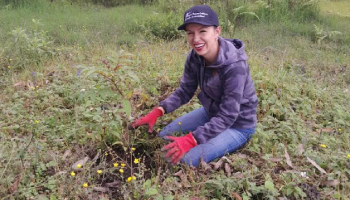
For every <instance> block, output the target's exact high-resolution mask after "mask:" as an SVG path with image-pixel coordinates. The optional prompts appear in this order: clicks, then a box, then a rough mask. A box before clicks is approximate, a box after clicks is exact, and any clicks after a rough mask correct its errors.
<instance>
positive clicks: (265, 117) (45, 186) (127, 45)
mask: <svg viewBox="0 0 350 200" xmlns="http://www.w3.org/2000/svg"><path fill="white" fill-rule="evenodd" d="M21 2H22V3H21ZM25 2H27V3H25ZM28 2H29V3H28ZM79 2H84V1H79V0H75V1H73V0H72V1H70V0H61V1H59V0H55V1H53V2H52V3H50V1H49V0H47V1H46V0H35V1H34V0H33V1H32V2H31V1H26V0H22V1H20V0H6V1H5V3H4V2H1V3H0V72H1V76H0V86H1V87H2V89H1V90H0V110H1V115H0V199H1V200H5V199H43V200H44V199H49V200H54V199H159V200H160V199H167V200H170V199H220V200H221V199H240V198H242V199H245V200H247V199H256V200H257V199H326V200H329V199H344V200H345V199H350V184H349V183H350V170H349V169H350V137H349V136H350V131H349V130H350V113H349V110H350V104H349V102H350V91H349V87H350V68H349V67H350V31H349V30H350V20H349V19H350V10H349V8H350V1H348V0H327V1H326V0H325V1H317V0H310V1H306V0H295V1H291V0H271V1H252V0H246V1H244V0H237V1H203V2H207V3H208V4H210V5H211V6H212V7H213V8H214V9H215V10H217V11H218V13H219V16H220V17H219V19H220V23H221V25H222V28H223V33H222V36H224V37H231V38H239V39H241V40H243V41H244V42H245V45H246V52H247V54H248V56H249V64H250V69H251V73H252V76H253V79H254V83H255V86H256V92H257V95H258V98H259V107H258V121H259V122H258V126H257V130H256V133H255V134H254V137H253V138H252V140H251V141H250V142H249V143H248V144H247V145H246V146H245V147H244V148H243V149H241V150H239V151H237V152H235V153H232V154H228V155H226V156H225V157H224V158H223V159H220V160H215V161H214V162H212V163H209V164H208V165H203V166H201V167H199V168H198V169H193V168H189V167H186V166H182V165H177V166H171V165H170V164H168V163H167V162H166V161H165V159H164V158H163V156H164V155H163V152H161V151H160V149H161V147H162V146H163V145H164V142H163V141H162V140H161V139H159V138H157V137H155V133H154V134H148V132H147V128H146V127H141V128H139V129H137V130H128V128H127V127H128V124H129V123H130V122H132V121H133V120H134V119H136V118H138V117H139V116H141V115H144V114H146V113H147V112H149V111H150V110H151V109H152V108H153V107H154V106H157V105H158V103H159V101H160V100H162V99H164V98H165V97H166V96H168V95H169V94H171V92H172V91H173V90H174V89H176V87H177V86H178V83H179V80H180V78H181V75H182V71H183V65H184V62H185V59H186V54H187V52H188V51H189V50H190V49H189V46H188V45H187V43H186V39H185V36H184V35H183V34H182V33H181V32H178V31H176V28H177V26H178V25H179V24H180V23H181V20H182V13H183V11H184V10H185V9H187V8H188V7H190V6H191V5H193V4H195V3H198V2H197V1H165V0H159V1H153V3H146V4H137V3H136V4H129V5H122V6H117V7H104V6H102V5H96V4H92V3H89V4H88V3H79ZM86 2H88V1H86ZM89 2H98V1H89ZM106 2H107V1H106ZM123 2H124V1H123ZM135 2H136V1H135ZM140 2H141V1H140ZM179 2H180V3H179ZM198 106H200V105H199V102H198V100H197V99H195V98H194V99H193V100H191V101H190V102H189V103H188V104H187V105H184V106H182V107H181V108H179V109H178V110H176V111H175V112H173V113H171V114H168V115H165V116H163V117H162V118H160V120H159V121H158V122H157V124H156V126H155V131H160V130H161V129H162V128H163V127H164V126H165V125H166V124H167V123H169V122H171V121H172V120H174V119H175V118H177V117H179V116H180V115H182V114H183V113H186V112H189V111H191V110H192V109H194V108H196V107H198ZM78 164H80V165H79V167H78V166H77V165H78Z"/></svg>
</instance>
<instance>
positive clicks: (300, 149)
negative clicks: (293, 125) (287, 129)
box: [298, 144, 304, 155]
mask: <svg viewBox="0 0 350 200" xmlns="http://www.w3.org/2000/svg"><path fill="white" fill-rule="evenodd" d="M298 153H299V155H302V154H303V153H304V145H303V144H299V145H298Z"/></svg>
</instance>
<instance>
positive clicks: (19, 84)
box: [13, 81, 24, 87]
mask: <svg viewBox="0 0 350 200" xmlns="http://www.w3.org/2000/svg"><path fill="white" fill-rule="evenodd" d="M22 85H24V82H23V81H20V82H17V83H15V84H13V87H17V86H22Z"/></svg>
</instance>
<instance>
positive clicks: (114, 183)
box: [106, 181, 120, 188]
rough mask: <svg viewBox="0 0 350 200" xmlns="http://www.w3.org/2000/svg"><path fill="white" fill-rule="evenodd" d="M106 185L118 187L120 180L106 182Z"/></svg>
mask: <svg viewBox="0 0 350 200" xmlns="http://www.w3.org/2000/svg"><path fill="white" fill-rule="evenodd" d="M106 186H107V187H112V188H119V187H120V181H113V182H110V183H106Z"/></svg>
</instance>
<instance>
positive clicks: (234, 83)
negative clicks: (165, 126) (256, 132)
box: [160, 37, 258, 144]
mask: <svg viewBox="0 0 350 200" xmlns="http://www.w3.org/2000/svg"><path fill="white" fill-rule="evenodd" d="M219 44H220V47H219V53H218V57H217V60H216V62H214V63H213V64H211V65H210V66H205V62H204V58H203V57H202V56H199V55H198V54H196V53H195V51H194V50H191V51H190V52H189V54H188V56H187V60H186V63H185V69H184V72H183V76H182V78H181V81H180V86H179V87H178V88H177V89H176V91H175V92H173V93H172V94H171V95H170V96H169V97H168V98H166V99H165V100H164V101H162V102H160V106H161V107H163V108H164V110H165V113H170V112H172V111H174V110H175V109H177V108H179V107H180V106H181V105H183V104H185V103H188V102H189V101H190V100H191V98H192V97H193V95H194V94H195V92H196V90H197V88H198V86H199V87H200V93H199V94H198V96H197V97H198V99H199V101H200V102H201V104H202V106H203V107H204V109H205V111H206V112H207V114H208V115H209V117H210V121H209V122H207V123H206V124H204V126H199V127H197V129H196V130H194V131H193V132H192V134H193V136H194V138H195V139H196V140H197V142H198V143H199V144H203V143H206V142H207V141H208V140H209V139H211V138H213V137H215V136H217V135H218V134H219V133H221V132H223V131H225V130H226V129H228V128H230V127H231V128H235V129H250V128H254V127H255V126H256V123H257V117H256V107H257V105H258V99H257V96H256V94H255V88H254V83H253V80H252V77H251V75H250V71H249V66H248V64H247V60H248V56H247V55H246V53H245V51H244V44H243V42H242V41H240V40H238V39H225V38H221V37H219Z"/></svg>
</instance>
